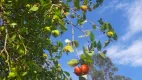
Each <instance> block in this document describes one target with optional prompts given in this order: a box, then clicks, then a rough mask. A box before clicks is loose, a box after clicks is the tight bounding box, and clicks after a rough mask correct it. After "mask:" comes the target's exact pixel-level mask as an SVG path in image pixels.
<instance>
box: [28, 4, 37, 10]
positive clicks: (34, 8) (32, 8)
mask: <svg viewBox="0 0 142 80" xmlns="http://www.w3.org/2000/svg"><path fill="white" fill-rule="evenodd" d="M37 10H38V7H37V6H36V5H34V6H32V7H31V8H30V11H37Z"/></svg>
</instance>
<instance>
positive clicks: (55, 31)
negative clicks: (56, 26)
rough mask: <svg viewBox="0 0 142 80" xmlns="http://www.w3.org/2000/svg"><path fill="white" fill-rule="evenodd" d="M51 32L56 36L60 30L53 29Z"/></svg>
mask: <svg viewBox="0 0 142 80" xmlns="http://www.w3.org/2000/svg"><path fill="white" fill-rule="evenodd" d="M51 33H52V35H53V36H54V37H58V36H59V34H60V32H59V31H58V30H53V31H52V32H51Z"/></svg>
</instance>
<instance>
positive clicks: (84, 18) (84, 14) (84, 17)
mask: <svg viewBox="0 0 142 80" xmlns="http://www.w3.org/2000/svg"><path fill="white" fill-rule="evenodd" d="M82 14H83V17H82V18H83V20H86V12H84V11H83V12H82Z"/></svg>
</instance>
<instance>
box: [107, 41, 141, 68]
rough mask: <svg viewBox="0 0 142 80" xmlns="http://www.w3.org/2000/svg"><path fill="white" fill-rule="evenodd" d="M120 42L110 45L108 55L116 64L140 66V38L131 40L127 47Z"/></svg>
mask: <svg viewBox="0 0 142 80" xmlns="http://www.w3.org/2000/svg"><path fill="white" fill-rule="evenodd" d="M122 46H123V45H122V44H119V45H115V46H111V47H110V48H109V49H108V56H109V57H110V58H111V59H112V61H114V63H117V64H123V65H131V66H142V39H139V40H136V41H134V42H132V44H131V45H129V46H127V48H125V47H122Z"/></svg>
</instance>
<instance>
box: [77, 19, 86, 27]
mask: <svg viewBox="0 0 142 80" xmlns="http://www.w3.org/2000/svg"><path fill="white" fill-rule="evenodd" d="M85 22H86V20H84V19H78V20H77V24H78V25H80V26H81V25H82V24H84V23H85Z"/></svg>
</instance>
